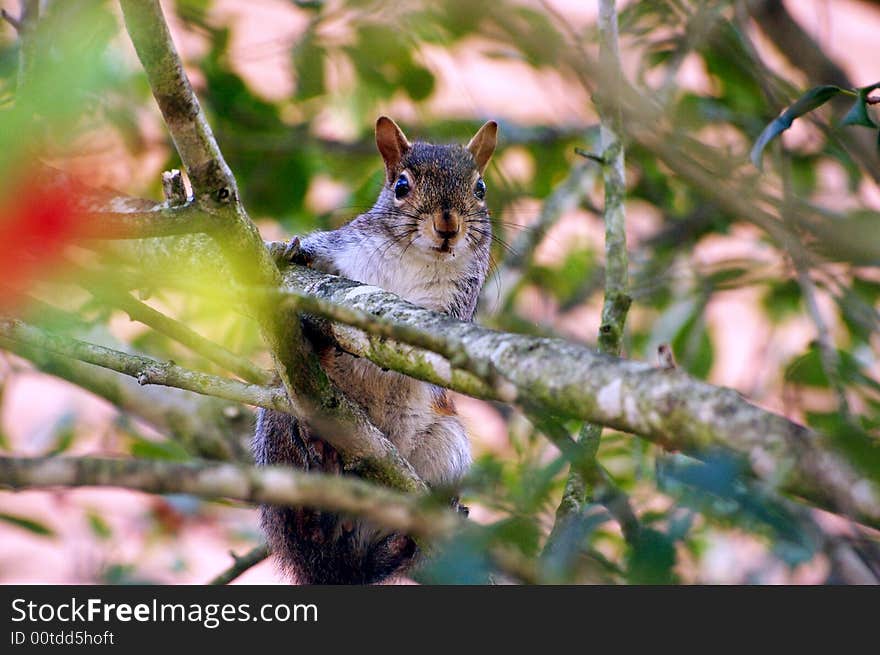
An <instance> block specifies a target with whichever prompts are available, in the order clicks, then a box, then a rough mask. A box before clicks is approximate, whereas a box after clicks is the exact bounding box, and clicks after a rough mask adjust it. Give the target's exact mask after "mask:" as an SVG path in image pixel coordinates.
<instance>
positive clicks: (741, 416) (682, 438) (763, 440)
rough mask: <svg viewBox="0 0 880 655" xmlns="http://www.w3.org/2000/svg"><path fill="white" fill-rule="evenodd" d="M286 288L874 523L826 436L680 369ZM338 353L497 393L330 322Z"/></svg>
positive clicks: (357, 296)
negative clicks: (456, 351) (438, 339)
mask: <svg viewBox="0 0 880 655" xmlns="http://www.w3.org/2000/svg"><path fill="white" fill-rule="evenodd" d="M285 283H286V284H287V285H288V286H289V287H290V288H292V289H294V290H297V291H299V292H302V293H306V294H311V295H315V296H317V297H320V298H323V299H324V300H328V301H330V302H333V303H336V304H340V305H344V306H347V307H352V308H355V309H358V310H360V311H364V312H368V313H372V314H374V315H377V316H382V317H383V318H384V319H386V320H389V321H393V322H395V323H405V324H408V325H411V326H414V327H415V326H418V328H417V329H419V330H421V331H424V332H428V333H433V334H444V335H445V338H446V339H448V340H449V341H451V342H454V343H458V344H460V345H461V348H462V349H463V350H464V352H465V354H466V355H467V356H468V357H469V358H470V359H471V360H473V361H480V360H482V361H485V362H487V363H488V364H491V365H492V366H493V367H494V369H495V370H496V371H497V372H498V375H499V376H501V377H502V378H503V379H504V380H506V381H507V382H509V383H510V384H511V385H512V387H513V388H514V389H515V390H516V394H515V400H518V401H521V400H523V399H526V400H527V401H528V402H529V403H531V404H532V405H533V406H536V407H539V408H541V409H543V410H544V411H546V412H548V413H549V414H550V415H555V416H566V417H570V418H578V419H581V420H585V421H589V422H593V423H598V424H602V425H605V426H608V427H612V428H615V429H618V430H622V431H624V432H631V433H634V434H637V435H639V436H641V437H644V438H646V439H648V440H650V441H653V442H655V443H658V444H660V445H661V446H663V447H665V448H667V449H670V450H682V451H685V452H689V453H694V454H696V455H697V456H699V453H701V452H703V451H706V450H711V449H712V448H718V447H721V448H725V449H729V450H730V451H732V452H735V453H738V454H740V455H742V456H743V457H744V458H745V459H747V460H748V462H749V465H750V467H751V470H752V472H753V473H754V474H755V475H756V476H757V477H759V478H763V479H765V480H768V481H771V482H772V483H773V484H775V485H777V486H779V487H781V488H783V489H786V490H788V491H790V492H793V493H795V494H797V495H801V496H803V497H804V498H806V499H808V500H809V501H810V502H813V503H815V504H817V505H819V506H820V507H825V508H827V509H830V510H832V511H836V512H839V513H843V514H847V515H849V516H851V517H853V518H855V519H856V520H859V521H862V522H864V523H867V524H870V525H875V526H880V489H878V487H877V485H876V483H874V482H873V481H871V480H870V479H868V478H867V477H865V476H864V475H863V474H861V473H860V472H859V471H857V470H856V469H855V468H854V467H853V466H852V465H851V464H850V463H849V462H848V461H847V460H846V459H845V458H844V457H843V456H842V455H840V454H839V453H838V452H837V451H836V450H835V449H834V448H833V446H832V444H831V443H830V442H829V441H828V440H827V439H826V438H824V437H822V436H821V435H819V434H817V433H815V432H812V431H811V430H808V429H807V428H804V427H803V426H800V425H797V424H796V423H792V422H791V421H789V420H787V419H785V418H784V417H782V416H779V415H776V414H773V413H771V412H767V411H765V410H763V409H760V408H758V407H756V406H754V405H752V404H750V403H749V402H747V401H746V400H745V399H744V398H743V397H742V396H741V395H740V394H738V393H737V392H736V391H734V390H732V389H725V388H719V387H714V386H712V385H710V384H706V383H704V382H701V381H699V380H696V379H694V378H692V377H690V376H689V375H687V374H686V373H684V372H683V371H680V370H678V369H674V370H663V369H657V368H654V367H653V366H651V365H649V364H645V363H639V362H631V361H625V360H618V359H615V358H613V357H610V356H607V355H604V354H597V353H593V352H592V351H590V350H589V349H588V348H585V347H583V346H580V345H577V344H573V343H569V342H566V341H563V340H559V339H544V338H536V337H528V336H524V335H514V334H506V333H502V332H496V331H494V330H489V329H487V328H484V327H481V326H479V325H475V324H473V323H463V322H461V321H457V320H455V319H453V318H451V317H449V316H447V315H445V314H441V313H438V312H432V311H430V310H427V309H423V308H420V307H417V306H415V305H412V304H410V303H407V302H405V301H402V300H401V299H399V298H397V297H396V296H394V295H393V294H391V293H388V292H385V291H382V290H380V289H378V288H376V287H370V286H366V285H362V284H359V283H357V282H352V281H350V280H345V279H343V278H338V277H335V276H332V275H326V274H322V273H318V272H316V271H313V270H310V269H305V268H300V267H293V268H291V269H289V270H288V271H286V273H285ZM329 331H330V334H331V336H332V337H333V338H334V339H335V340H336V341H337V343H338V344H339V345H340V347H341V348H343V349H344V350H346V351H347V352H350V353H352V354H355V355H359V356H362V357H366V358H368V359H370V360H371V361H373V362H374V363H376V364H378V365H379V366H382V367H385V368H389V369H392V370H396V371H399V372H401V373H405V374H407V375H410V376H412V377H415V378H417V379H420V380H425V381H428V382H433V383H435V384H439V385H442V386H446V387H448V388H451V389H454V390H457V391H461V392H462V393H466V394H469V395H472V396H476V397H479V398H486V399H492V400H500V398H498V396H497V395H496V394H495V392H494V390H493V388H492V386H491V385H489V384H487V383H486V382H485V381H483V380H480V379H479V378H476V377H475V376H474V375H472V374H470V373H467V372H463V371H461V370H458V369H454V368H453V367H452V366H451V365H450V363H449V361H448V360H446V359H444V358H442V357H440V356H438V355H436V354H432V353H427V352H425V351H423V350H419V349H415V348H412V347H408V346H402V345H400V344H395V343H392V342H389V341H388V340H387V339H385V338H383V337H376V336H373V335H370V334H368V333H364V332H363V331H361V330H358V329H354V328H350V327H345V326H339V325H331V326H329Z"/></svg>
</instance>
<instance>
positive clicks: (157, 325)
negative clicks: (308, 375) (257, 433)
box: [88, 286, 274, 385]
mask: <svg viewBox="0 0 880 655" xmlns="http://www.w3.org/2000/svg"><path fill="white" fill-rule="evenodd" d="M88 291H89V292H90V293H91V294H92V295H93V296H94V297H95V298H97V299H98V300H100V301H101V302H103V303H105V304H108V305H110V306H112V307H116V308H118V309H121V310H122V311H124V312H125V313H126V314H128V316H129V318H131V320H133V321H138V322H140V323H143V324H144V325H147V326H149V327H151V328H153V329H154V330H156V331H157V332H160V333H162V334H164V335H165V336H167V337H169V338H170V339H173V340H175V341H177V342H178V343H181V344H183V345H184V346H186V347H187V348H189V349H190V350H192V351H193V352H195V353H198V354H199V355H202V356H203V357H204V358H205V359H207V360H209V361H211V362H214V363H215V364H217V365H218V366H221V367H223V368H224V369H226V370H228V371H231V372H233V373H235V374H236V375H238V376H240V377H241V378H242V379H244V380H247V381H248V382H253V383H254V384H261V385H267V384H272V382H273V381H274V376H273V375H272V373H270V372H269V371H266V370H264V369H262V368H260V367H259V366H257V365H255V364H253V363H252V362H251V361H250V360H247V359H245V358H243V357H239V356H238V355H236V354H235V353H233V352H230V351H229V350H227V349H226V348H224V347H223V346H221V345H219V344H217V343H214V342H213V341H211V340H210V339H206V338H205V337H203V336H202V335H200V334H198V333H197V332H195V331H193V330H192V329H190V328H189V327H187V326H186V325H184V324H183V323H181V322H180V321H177V320H175V319H173V318H171V317H169V316H166V315H165V314H163V313H162V312H160V311H157V310H155V309H153V308H152V307H150V306H149V305H147V304H146V303H143V302H141V301H140V300H137V299H135V298H133V297H132V296H131V295H130V294H128V293H125V292H123V291H118V290H115V289H113V288H112V287H109V286H105V287H102V288H97V287H95V286H89V288H88Z"/></svg>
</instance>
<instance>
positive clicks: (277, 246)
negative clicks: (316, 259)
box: [269, 237, 313, 266]
mask: <svg viewBox="0 0 880 655" xmlns="http://www.w3.org/2000/svg"><path fill="white" fill-rule="evenodd" d="M269 254H270V255H271V257H272V259H274V260H275V263H276V264H278V265H279V266H286V265H288V264H299V265H300V266H310V265H311V264H312V259H313V257H312V255H311V253H310V252H309V251H308V249H306V248H304V247H303V244H302V241H300V238H299V237H293V238H292V239H291V240H290V241H287V242H284V241H276V242H274V243H272V244H270V245H269Z"/></svg>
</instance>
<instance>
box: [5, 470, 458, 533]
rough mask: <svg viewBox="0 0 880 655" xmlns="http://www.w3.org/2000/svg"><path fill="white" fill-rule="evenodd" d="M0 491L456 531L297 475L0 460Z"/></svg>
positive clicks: (359, 487) (401, 502)
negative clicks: (285, 510)
mask: <svg viewBox="0 0 880 655" xmlns="http://www.w3.org/2000/svg"><path fill="white" fill-rule="evenodd" d="M0 486H5V487H6V488H9V489H33V488H47V487H86V486H88V487H94V486H99V487H108V486H109V487H125V488H127V489H137V490H140V491H145V492H148V493H161V494H166V493H176V494H190V495H193V496H199V497H201V498H208V499H220V498H228V499H232V500H239V501H243V502H247V503H254V504H258V503H266V504H270V505H285V506H291V505H293V506H304V507H314V508H315V509H319V510H325V511H331V512H342V513H345V514H351V515H354V516H358V517H362V518H365V519H368V520H370V521H372V522H374V523H376V524H377V525H379V526H382V527H384V528H386V529H388V530H393V531H399V532H403V533H405V534H411V535H413V536H416V537H421V538H424V539H438V538H442V537H448V536H449V535H451V534H452V533H454V532H455V531H456V530H458V529H460V527H461V526H462V525H463V520H462V519H461V518H460V517H459V516H458V515H457V514H456V513H454V512H452V511H451V510H448V509H445V508H442V507H440V506H439V505H433V504H431V503H429V502H426V499H425V498H424V497H419V496H413V495H409V494H403V493H400V492H396V491H392V490H390V489H386V488H384V487H381V486H378V485H375V484H370V483H368V482H365V481H363V480H360V479H358V478H355V477H352V476H347V475H346V476H338V475H327V474H323V473H304V472H302V471H298V470H295V469H290V468H287V467H279V466H267V467H254V466H242V465H232V464H209V463H205V462H199V463H184V464H182V463H176V462H165V461H158V460H137V459H102V458H91V457H81V458H75V457H45V458H42V457H41V458H15V457H0Z"/></svg>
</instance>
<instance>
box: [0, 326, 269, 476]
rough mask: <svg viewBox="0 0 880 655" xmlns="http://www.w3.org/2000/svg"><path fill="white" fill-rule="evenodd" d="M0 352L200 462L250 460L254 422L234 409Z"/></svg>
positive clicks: (42, 356) (54, 358)
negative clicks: (89, 396) (146, 427)
mask: <svg viewBox="0 0 880 655" xmlns="http://www.w3.org/2000/svg"><path fill="white" fill-rule="evenodd" d="M0 348H3V349H4V350H7V351H9V352H12V353H14V354H16V355H18V356H19V357H23V358H24V359H26V360H28V361H30V362H31V363H32V364H33V365H34V366H36V368H37V369H38V370H40V371H42V372H44V373H47V374H49V375H54V376H56V377H58V378H60V379H62V380H67V381H68V382H70V383H72V384H75V385H77V386H78V387H81V388H83V389H86V390H88V391H90V392H92V393H93V394H95V395H96V396H99V397H101V398H104V399H105V400H107V401H108V402H110V403H112V404H113V405H115V406H116V407H117V408H118V409H119V410H120V411H122V412H124V413H126V414H131V415H132V416H136V417H137V418H139V419H141V420H143V421H146V422H147V423H149V424H150V425H151V426H153V427H154V428H155V429H156V430H158V431H159V432H163V433H165V434H167V435H169V437H171V438H172V439H174V440H176V441H178V442H180V443H181V445H183V447H184V448H186V449H187V450H188V451H189V452H192V453H194V454H195V455H197V456H199V457H202V458H205V459H219V460H228V461H249V460H250V452H249V451H248V449H247V448H245V447H243V444H244V443H246V442H247V441H248V440H249V439H250V435H251V433H252V432H253V417H252V415H251V414H250V412H248V411H247V410H245V409H244V408H242V407H239V406H238V405H230V404H229V403H228V402H226V401H222V400H220V399H218V398H212V397H210V396H200V395H193V394H190V393H187V392H185V391H183V390H182V389H180V390H178V389H173V388H169V387H166V388H159V387H141V386H140V385H138V383H137V382H136V381H135V380H133V379H130V378H125V377H122V376H120V375H117V374H116V373H115V372H113V371H110V370H107V369H103V368H99V367H96V366H93V365H91V364H85V363H83V362H80V361H77V360H76V359H71V358H69V357H65V356H63V355H58V354H56V353H53V352H50V351H48V350H46V349H45V348H39V347H35V346H33V345H29V344H25V343H22V342H19V341H12V340H9V339H6V338H3V337H0Z"/></svg>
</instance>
